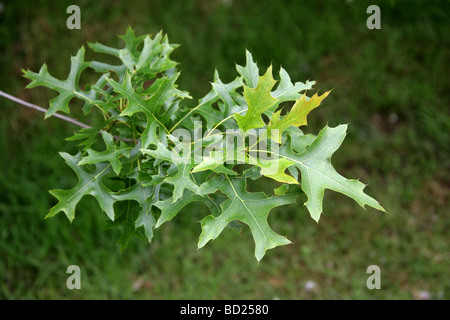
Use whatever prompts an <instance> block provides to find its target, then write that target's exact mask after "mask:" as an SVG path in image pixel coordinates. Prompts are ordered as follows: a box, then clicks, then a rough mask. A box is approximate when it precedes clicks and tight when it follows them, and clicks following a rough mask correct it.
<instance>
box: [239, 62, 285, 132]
mask: <svg viewBox="0 0 450 320" xmlns="http://www.w3.org/2000/svg"><path fill="white" fill-rule="evenodd" d="M275 83H276V81H275V80H274V79H273V76H272V66H270V67H269V68H268V69H267V72H266V73H265V74H264V75H263V76H261V77H260V78H259V82H258V85H257V87H256V88H254V89H252V88H250V87H247V86H244V97H245V100H246V101H247V104H248V110H247V112H246V114H245V115H244V116H242V115H240V114H235V115H234V118H235V120H236V122H237V123H238V125H239V128H240V129H242V130H243V131H244V132H246V131H247V130H249V129H255V128H261V127H264V126H265V125H266V124H265V123H264V121H263V120H262V118H261V115H262V114H263V112H264V111H266V110H268V109H270V108H271V107H272V106H273V105H275V104H276V103H277V101H278V100H277V99H276V98H274V97H272V95H271V90H272V88H273V86H274V85H275Z"/></svg>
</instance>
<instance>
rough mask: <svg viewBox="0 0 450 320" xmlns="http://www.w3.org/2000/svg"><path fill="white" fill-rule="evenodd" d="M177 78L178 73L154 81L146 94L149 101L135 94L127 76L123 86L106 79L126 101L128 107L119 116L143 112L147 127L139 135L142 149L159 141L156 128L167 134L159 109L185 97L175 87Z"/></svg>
mask: <svg viewBox="0 0 450 320" xmlns="http://www.w3.org/2000/svg"><path fill="white" fill-rule="evenodd" d="M178 76H179V73H177V74H175V75H174V76H172V77H171V78H167V77H163V78H159V79H158V80H156V81H155V83H153V85H152V86H151V89H150V90H149V91H148V92H147V94H148V95H149V96H150V98H149V99H144V98H142V97H141V96H139V94H137V93H136V91H135V90H134V88H133V84H132V83H131V78H130V76H129V75H128V74H126V75H125V79H124V82H125V83H124V84H123V85H121V84H119V83H117V82H116V81H114V80H113V79H110V78H108V79H107V80H108V82H109V84H110V85H111V86H112V87H113V88H114V91H115V92H117V93H120V94H121V95H123V96H124V97H125V98H126V99H127V100H128V106H127V107H126V109H125V110H124V111H123V112H122V113H121V116H132V115H134V114H135V113H138V112H143V113H144V114H145V115H146V116H147V125H146V127H145V130H144V132H143V133H142V135H141V139H142V147H143V148H146V147H147V146H148V145H149V144H150V143H155V142H156V141H158V140H159V137H158V136H157V128H158V127H159V128H160V129H161V130H163V131H165V132H166V133H167V132H168V130H167V127H166V126H165V124H164V123H162V122H161V121H160V118H162V117H163V115H161V108H162V107H163V105H164V102H165V101H166V100H168V99H169V98H172V97H185V94H184V93H183V92H182V91H180V90H178V89H176V87H175V81H176V80H177V78H178ZM165 112H167V111H165ZM165 112H164V113H165ZM164 113H163V114H164Z"/></svg>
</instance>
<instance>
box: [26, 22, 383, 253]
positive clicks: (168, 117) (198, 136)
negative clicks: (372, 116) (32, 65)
mask: <svg viewBox="0 0 450 320" xmlns="http://www.w3.org/2000/svg"><path fill="white" fill-rule="evenodd" d="M120 38H121V39H122V40H123V42H124V47H123V48H113V47H110V46H106V45H104V44H100V43H89V47H90V49H92V50H93V51H94V52H95V53H97V54H99V56H102V55H103V56H104V55H109V56H113V57H115V58H116V59H117V60H118V61H120V62H121V63H120V64H117V65H114V64H109V63H106V62H101V61H85V58H84V55H85V49H84V48H83V47H82V48H81V49H80V50H79V51H78V53H77V54H76V55H75V56H74V57H72V58H71V69H70V72H69V75H68V76H67V79H65V80H60V79H57V78H55V77H53V76H52V75H50V73H49V72H48V70H47V67H46V65H45V64H44V65H43V66H42V68H41V69H40V71H39V72H38V73H35V72H32V71H29V70H27V71H24V76H25V77H26V78H28V79H30V80H31V83H30V84H29V85H28V87H29V88H31V87H35V86H45V87H48V88H50V89H53V90H55V91H56V92H57V93H58V95H57V96H56V97H55V98H54V99H52V100H51V101H50V106H49V108H48V111H47V113H46V117H50V116H52V115H53V114H55V113H56V112H64V113H70V112H71V110H70V108H69V103H70V101H71V100H72V99H80V100H82V101H83V102H84V105H83V108H82V109H83V112H84V114H85V115H86V116H89V115H90V114H92V113H94V112H98V113H100V114H101V115H102V118H103V122H102V123H101V124H99V125H98V126H96V127H93V128H88V129H86V128H83V129H81V130H79V131H78V132H76V133H75V134H74V136H72V137H70V138H68V140H71V141H78V146H79V152H78V153H77V154H75V155H70V154H67V153H61V156H62V158H63V159H64V161H65V162H66V163H67V165H68V166H69V167H70V168H71V169H72V170H73V171H74V172H75V174H76V176H77V178H78V183H77V184H76V185H75V186H74V187H73V188H72V189H69V190H59V189H58V190H52V191H50V193H51V194H52V195H53V196H54V197H56V199H57V200H58V202H57V204H56V205H55V206H54V207H53V208H51V209H50V212H49V213H48V215H47V217H53V216H55V215H56V214H58V213H59V212H61V211H62V212H64V213H65V215H66V216H67V218H68V219H69V220H70V221H73V219H74V218H75V208H76V206H77V204H78V202H79V201H80V200H81V199H82V198H83V197H84V196H85V195H91V196H93V197H94V198H95V199H96V200H97V201H98V203H99V205H100V207H101V209H102V210H103V211H104V212H105V213H106V215H107V216H108V218H109V219H110V221H111V225H112V226H120V227H121V228H122V230H123V235H122V238H121V239H120V244H121V245H122V246H126V244H127V242H128V239H129V237H130V236H131V235H133V234H134V235H138V236H140V237H142V238H144V239H147V241H148V242H151V241H152V239H153V231H154V229H155V228H159V227H160V226H161V225H162V224H164V223H166V222H168V221H170V220H172V219H173V218H174V217H176V216H177V214H178V213H179V212H180V211H181V210H182V209H183V208H184V207H185V206H186V205H187V204H189V203H192V202H201V203H203V204H205V205H206V206H207V207H208V208H209V211H210V214H209V215H207V216H206V217H204V218H203V219H202V220H201V227H202V232H201V234H200V237H199V242H198V247H199V248H201V247H203V246H204V245H205V244H206V243H208V242H209V241H211V240H213V239H215V238H217V237H218V236H219V235H220V233H221V232H222V231H223V230H224V229H225V228H226V227H230V228H237V229H239V230H241V229H242V228H243V227H246V226H247V227H249V229H250V231H251V233H252V235H253V238H254V241H255V257H256V259H257V260H258V261H259V260H261V258H262V257H263V256H264V255H265V253H266V251H267V250H268V249H271V248H274V247H276V246H281V245H285V244H288V243H290V242H289V240H288V239H287V238H286V237H284V236H281V235H279V234H277V233H276V232H275V231H273V230H272V228H271V227H270V226H269V224H268V215H269V213H270V211H271V210H272V209H273V208H275V207H277V206H282V205H287V204H292V203H295V202H296V200H297V199H298V197H299V196H300V195H301V194H303V193H305V194H306V196H307V198H308V200H307V202H306V203H305V205H306V207H307V209H308V211H309V213H310V215H311V217H312V218H313V219H314V220H316V221H319V218H320V216H321V214H322V200H323V195H324V190H325V189H330V190H334V191H337V192H340V193H342V194H345V195H346V196H348V197H350V198H352V199H354V200H355V201H356V202H357V203H358V204H360V205H361V206H363V207H364V206H365V205H368V206H371V207H373V208H375V209H378V210H381V211H384V209H383V208H382V207H381V206H380V205H379V204H378V202H377V201H376V200H374V199H373V198H371V197H370V196H368V195H367V194H365V193H364V191H363V189H364V184H362V183H361V182H359V181H357V180H351V179H346V178H344V177H343V176H341V175H340V174H339V173H337V172H336V170H335V169H334V168H333V166H332V164H331V156H332V155H333V153H334V152H335V151H336V150H337V149H338V148H339V146H340V145H341V143H342V141H343V140H344V138H345V135H346V131H347V126H346V125H339V126H337V127H334V128H332V127H328V126H325V127H324V128H323V129H322V130H321V131H320V133H319V134H318V135H317V136H316V135H312V134H304V133H303V132H302V130H301V129H300V128H299V127H301V126H306V125H307V116H308V114H309V113H310V112H311V111H312V110H313V109H315V108H316V107H318V106H319V105H320V104H321V102H322V101H323V100H324V99H325V98H326V97H327V96H328V94H329V92H325V93H323V94H322V95H318V94H317V93H316V94H314V95H312V96H311V97H309V96H307V95H306V93H307V91H308V90H311V89H312V87H313V85H314V84H315V82H314V81H306V82H295V83H293V82H292V81H291V79H290V77H289V75H288V73H287V72H286V70H284V69H283V68H280V70H279V80H278V81H277V80H275V79H274V77H273V71H272V66H270V67H269V68H267V70H266V71H265V72H263V73H262V72H260V70H259V67H258V66H257V64H256V63H255V62H254V60H253V57H252V55H251V54H250V52H248V51H247V52H246V65H245V66H240V65H237V66H236V71H237V76H236V78H235V79H234V80H233V81H231V82H229V83H224V82H222V81H221V79H220V76H219V73H218V72H217V71H216V72H215V74H214V80H213V82H212V83H211V90H210V91H209V92H208V93H207V94H206V95H205V96H204V97H202V98H200V99H198V102H197V104H196V106H195V107H186V106H185V102H184V101H185V100H186V99H192V98H191V96H190V95H189V93H188V92H186V91H182V90H180V89H179V88H178V85H177V79H178V77H179V75H180V72H178V71H177V65H178V64H177V63H176V62H175V61H173V60H171V58H170V54H171V53H172V51H173V50H174V49H175V48H176V47H177V45H174V44H171V43H170V42H169V40H168V37H167V35H164V34H163V33H162V32H160V33H158V34H156V35H155V36H154V37H152V36H150V35H144V36H136V35H135V33H134V31H133V30H132V29H128V30H127V32H126V33H125V34H124V35H122V36H120ZM87 69H92V70H94V71H95V72H96V74H98V75H99V76H98V78H97V81H95V83H89V84H85V85H84V86H83V85H81V84H80V76H81V74H82V73H83V72H84V71H85V70H87ZM261 74H262V75H261ZM286 105H288V106H289V107H287V108H286ZM236 132H241V133H243V137H244V138H242V136H238V138H237V140H238V142H239V143H237V146H236V145H235V144H234V145H233V148H230V147H229V145H228V144H226V143H224V142H226V141H229V139H230V137H231V139H233V138H234V137H233V133H236ZM187 136H188V137H190V139H186V137H187ZM192 137H194V139H192ZM97 141H100V142H101V141H102V142H103V144H104V147H103V148H100V149H99V148H94V146H96V145H98V144H96V142H97ZM264 143H265V145H266V147H267V148H261V145H263V144H264ZM269 146H270V148H268V147H269ZM174 155H176V156H177V157H174ZM262 177H268V178H270V179H273V180H275V181H277V182H278V185H279V187H277V188H276V189H275V190H274V193H273V195H271V196H268V195H266V194H265V193H264V192H249V191H248V190H247V180H248V179H253V180H257V179H260V178H262Z"/></svg>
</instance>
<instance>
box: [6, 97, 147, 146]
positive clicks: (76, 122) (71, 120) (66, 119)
mask: <svg viewBox="0 0 450 320" xmlns="http://www.w3.org/2000/svg"><path fill="white" fill-rule="evenodd" d="M0 96H2V97H5V98H6V99H9V100H11V101H14V102H17V103H18V104H21V105H23V106H25V107H27V108H31V109H34V110H37V111H39V112H42V113H46V112H47V109H45V108H42V107H39V106H37V105H35V104H32V103H29V102H27V101H24V100H22V99H19V98H16V97H14V96H12V95H10V94H7V93H6V92H3V91H1V90H0ZM52 116H53V117H56V118H59V119H61V120H64V121H67V122H70V123H72V124H74V125H76V126H79V127H81V128H85V129H89V128H92V127H91V126H90V125H87V124H85V123H83V122H80V121H78V120H75V119H73V118H70V117H67V116H64V115H62V114H59V113H54V114H52ZM100 133H101V131H99V134H100ZM113 138H114V140H122V141H125V142H133V143H137V142H138V140H136V139H129V138H120V137H119V136H113Z"/></svg>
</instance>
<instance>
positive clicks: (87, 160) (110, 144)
mask: <svg viewBox="0 0 450 320" xmlns="http://www.w3.org/2000/svg"><path fill="white" fill-rule="evenodd" d="M102 137H103V141H104V142H105V145H106V150H105V151H101V152H99V151H95V150H92V149H88V150H87V153H88V155H87V156H86V157H83V158H82V159H81V161H80V162H79V163H78V165H83V164H96V163H98V162H103V161H106V162H109V163H111V166H112V168H113V170H114V172H115V173H116V174H117V175H118V174H119V173H120V170H121V169H122V162H120V157H121V156H125V157H127V158H128V157H129V156H130V150H131V148H130V147H127V146H126V145H124V146H121V147H117V146H116V144H115V143H114V139H113V136H112V135H111V134H110V133H108V132H106V131H102Z"/></svg>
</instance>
